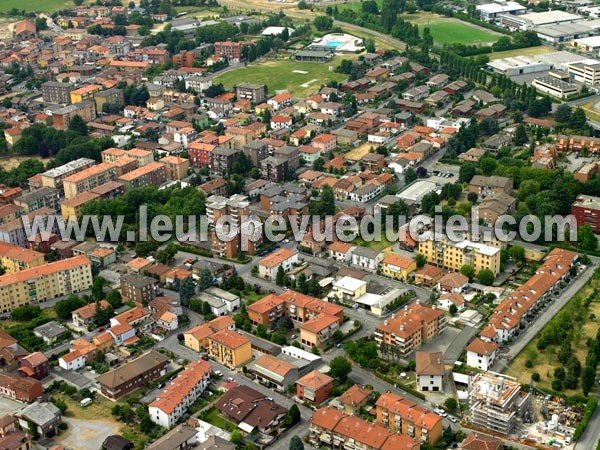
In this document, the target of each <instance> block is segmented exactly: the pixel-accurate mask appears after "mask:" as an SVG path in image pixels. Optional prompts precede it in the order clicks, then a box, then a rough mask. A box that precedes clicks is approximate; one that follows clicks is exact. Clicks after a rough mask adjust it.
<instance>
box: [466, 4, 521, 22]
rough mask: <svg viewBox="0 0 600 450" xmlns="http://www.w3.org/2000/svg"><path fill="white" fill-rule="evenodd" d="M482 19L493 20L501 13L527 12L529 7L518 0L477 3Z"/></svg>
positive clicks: (516, 13)
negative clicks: (512, 0) (514, 0)
mask: <svg viewBox="0 0 600 450" xmlns="http://www.w3.org/2000/svg"><path fill="white" fill-rule="evenodd" d="M477 11H479V14H480V17H481V20H485V21H487V22H493V21H494V20H496V18H497V17H498V15H500V14H513V15H518V14H525V13H526V12H527V8H526V7H524V6H523V5H521V4H520V3H517V2H497V3H496V2H493V3H485V4H483V5H477Z"/></svg>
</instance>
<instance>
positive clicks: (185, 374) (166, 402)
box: [148, 361, 211, 429]
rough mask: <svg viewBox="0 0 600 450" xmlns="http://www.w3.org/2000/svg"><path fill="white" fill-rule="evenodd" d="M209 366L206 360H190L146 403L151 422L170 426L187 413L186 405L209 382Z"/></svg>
mask: <svg viewBox="0 0 600 450" xmlns="http://www.w3.org/2000/svg"><path fill="white" fill-rule="evenodd" d="M210 376H211V366H210V364H209V363H208V362H206V361H192V362H191V363H189V364H188V365H187V366H185V369H184V370H183V371H182V372H179V374H178V375H177V377H176V378H175V379H174V380H173V381H171V382H170V383H169V384H168V385H167V386H166V387H165V388H164V389H163V391H162V392H161V393H160V394H158V397H157V398H156V400H154V401H153V402H152V403H150V404H149V405H148V413H149V414H150V419H151V420H152V422H154V423H156V424H158V425H160V426H162V427H164V428H167V429H169V428H172V427H173V426H175V424H176V423H177V422H178V421H179V419H181V417H183V415H184V414H186V413H187V409H188V407H190V406H191V405H192V404H194V402H195V401H196V400H197V399H198V398H199V397H200V396H201V395H202V393H203V392H204V391H205V390H206V388H207V387H208V385H209V384H210Z"/></svg>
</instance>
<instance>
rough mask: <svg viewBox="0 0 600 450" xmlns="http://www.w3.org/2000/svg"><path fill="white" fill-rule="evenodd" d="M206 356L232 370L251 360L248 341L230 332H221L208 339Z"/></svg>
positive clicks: (250, 348)
mask: <svg viewBox="0 0 600 450" xmlns="http://www.w3.org/2000/svg"><path fill="white" fill-rule="evenodd" d="M208 356H209V358H212V359H214V360H215V361H216V362H218V363H219V364H223V365H224V366H227V367H229V368H230V369H233V368H235V367H238V366H241V365H243V364H246V363H247V362H248V361H250V360H251V359H252V346H251V343H250V339H248V338H247V337H245V336H242V335H241V334H239V333H237V332H235V331H231V330H221V331H219V332H217V333H215V334H213V335H212V336H209V337H208Z"/></svg>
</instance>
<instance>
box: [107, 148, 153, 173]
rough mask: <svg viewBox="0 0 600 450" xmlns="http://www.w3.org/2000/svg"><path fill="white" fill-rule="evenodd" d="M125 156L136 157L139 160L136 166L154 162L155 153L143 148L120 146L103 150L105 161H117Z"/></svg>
mask: <svg viewBox="0 0 600 450" xmlns="http://www.w3.org/2000/svg"><path fill="white" fill-rule="evenodd" d="M124 158H134V159H135V160H136V161H137V166H136V168H137V167H142V166H145V165H147V164H150V163H151V162H154V155H153V153H152V152H151V151H148V150H143V149H141V148H132V149H131V150H121V149H120V148H115V147H111V148H107V149H106V150H103V151H102V162H104V163H115V162H117V161H119V160H121V159H124Z"/></svg>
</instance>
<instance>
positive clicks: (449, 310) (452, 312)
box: [448, 303, 458, 317]
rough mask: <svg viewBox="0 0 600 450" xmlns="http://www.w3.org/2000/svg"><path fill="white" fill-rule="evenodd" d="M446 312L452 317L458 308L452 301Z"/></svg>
mask: <svg viewBox="0 0 600 450" xmlns="http://www.w3.org/2000/svg"><path fill="white" fill-rule="evenodd" d="M448 312H449V313H450V315H451V316H452V317H454V316H455V315H456V313H457V312H458V308H457V307H456V305H455V304H454V303H452V304H451V305H450V308H448Z"/></svg>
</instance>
